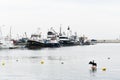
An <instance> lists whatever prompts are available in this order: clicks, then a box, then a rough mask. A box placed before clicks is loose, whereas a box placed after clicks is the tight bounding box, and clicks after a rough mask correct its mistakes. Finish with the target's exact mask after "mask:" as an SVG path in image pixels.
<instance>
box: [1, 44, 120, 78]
mask: <svg viewBox="0 0 120 80" xmlns="http://www.w3.org/2000/svg"><path fill="white" fill-rule="evenodd" d="M119 47H120V44H96V45H90V46H71V47H61V48H43V49H39V50H28V49H11V50H9V49H7V50H6V49H2V50H0V80H119V79H120V76H119V73H120V68H119V67H120V62H119V60H120V59H119V56H120V54H119V53H120V51H119ZM91 60H95V62H96V63H97V65H98V66H97V71H95V72H92V71H91V65H89V64H88V63H89V61H91ZM102 68H106V71H103V70H102Z"/></svg>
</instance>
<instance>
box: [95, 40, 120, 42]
mask: <svg viewBox="0 0 120 80" xmlns="http://www.w3.org/2000/svg"><path fill="white" fill-rule="evenodd" d="M96 42H97V43H120V40H97V41H96Z"/></svg>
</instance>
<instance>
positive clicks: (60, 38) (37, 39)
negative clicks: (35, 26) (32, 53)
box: [0, 27, 94, 49]
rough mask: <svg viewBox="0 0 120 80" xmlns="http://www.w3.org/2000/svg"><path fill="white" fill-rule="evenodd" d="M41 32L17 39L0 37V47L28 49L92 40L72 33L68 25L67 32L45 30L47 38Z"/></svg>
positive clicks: (70, 44)
mask: <svg viewBox="0 0 120 80" xmlns="http://www.w3.org/2000/svg"><path fill="white" fill-rule="evenodd" d="M41 36H42V35H41V32H38V33H36V34H32V35H31V37H30V38H28V37H23V38H21V39H18V40H14V39H10V38H9V37H8V38H0V49H5V48H7V49H15V48H19V47H21V46H22V47H24V48H28V49H40V48H45V47H52V48H53V47H62V46H75V45H91V44H92V45H93V44H94V41H92V40H88V38H87V37H85V36H81V37H78V36H77V33H75V34H72V31H71V30H70V27H68V28H67V34H66V33H65V32H62V31H61V27H60V32H59V33H57V32H56V31H55V30H54V29H53V28H52V27H51V28H50V30H48V32H47V38H46V39H43V38H42V37H41Z"/></svg>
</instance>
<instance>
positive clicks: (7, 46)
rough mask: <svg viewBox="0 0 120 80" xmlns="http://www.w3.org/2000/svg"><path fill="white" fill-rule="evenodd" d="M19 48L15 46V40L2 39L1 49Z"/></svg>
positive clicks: (0, 40)
mask: <svg viewBox="0 0 120 80" xmlns="http://www.w3.org/2000/svg"><path fill="white" fill-rule="evenodd" d="M15 48H17V47H16V46H14V44H13V41H11V40H8V39H4V38H3V39H0V49H15Z"/></svg>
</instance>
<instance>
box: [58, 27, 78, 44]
mask: <svg viewBox="0 0 120 80" xmlns="http://www.w3.org/2000/svg"><path fill="white" fill-rule="evenodd" d="M59 43H60V44H61V45H62V46H74V45H79V44H80V43H79V39H78V37H77V33H75V35H73V34H72V31H71V30H70V28H69V27H68V29H67V35H66V34H65V32H63V34H62V33H61V28H60V35H59Z"/></svg>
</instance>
